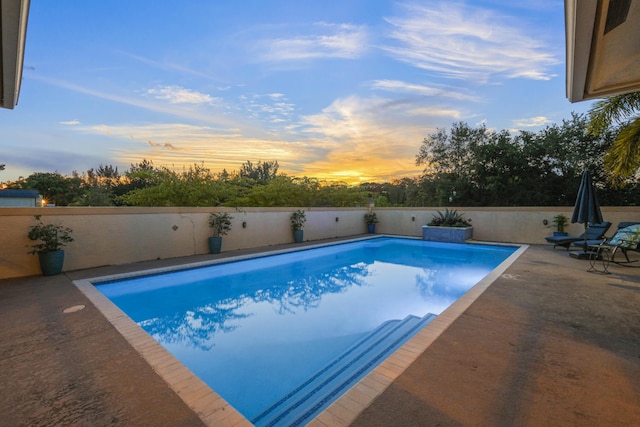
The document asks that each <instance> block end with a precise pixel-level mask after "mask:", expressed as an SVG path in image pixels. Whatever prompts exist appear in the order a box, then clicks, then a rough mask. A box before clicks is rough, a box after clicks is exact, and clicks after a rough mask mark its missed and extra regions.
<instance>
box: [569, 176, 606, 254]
mask: <svg viewBox="0 0 640 427" xmlns="http://www.w3.org/2000/svg"><path fill="white" fill-rule="evenodd" d="M571 222H572V223H575V222H578V223H580V224H584V230H585V244H584V248H583V250H582V251H579V252H572V253H571V256H573V257H575V258H588V257H589V253H588V252H587V251H586V249H587V248H586V246H587V233H586V231H587V229H588V228H589V223H591V224H599V223H601V222H603V219H602V212H601V211H600V204H599V203H598V197H597V196H596V191H595V188H594V187H593V182H592V181H591V173H590V172H589V170H588V169H587V170H585V171H584V172H583V173H582V180H581V181H580V188H579V189H578V196H577V197H576V204H575V206H574V207H573V214H572V215H571Z"/></svg>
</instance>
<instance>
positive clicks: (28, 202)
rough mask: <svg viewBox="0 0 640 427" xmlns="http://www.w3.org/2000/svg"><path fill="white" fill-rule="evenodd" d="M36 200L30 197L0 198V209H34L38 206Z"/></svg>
mask: <svg viewBox="0 0 640 427" xmlns="http://www.w3.org/2000/svg"><path fill="white" fill-rule="evenodd" d="M39 200H42V199H37V198H30V197H0V207H36V206H39Z"/></svg>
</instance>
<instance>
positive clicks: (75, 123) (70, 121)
mask: <svg viewBox="0 0 640 427" xmlns="http://www.w3.org/2000/svg"><path fill="white" fill-rule="evenodd" d="M59 123H60V124H61V125H65V126H75V125H79V124H80V121H79V120H77V119H74V120H68V121H66V122H59Z"/></svg>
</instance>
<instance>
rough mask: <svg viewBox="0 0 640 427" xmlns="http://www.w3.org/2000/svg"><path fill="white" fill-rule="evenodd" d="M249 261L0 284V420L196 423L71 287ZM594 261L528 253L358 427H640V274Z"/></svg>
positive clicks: (541, 249) (114, 269)
mask: <svg viewBox="0 0 640 427" xmlns="http://www.w3.org/2000/svg"><path fill="white" fill-rule="evenodd" d="M314 243H317V242H314ZM284 246H287V245H283V246H280V247H284ZM288 246H290V245H288ZM269 249H274V247H270V248H269ZM247 252H249V251H232V252H227V253H223V254H221V255H218V256H213V255H203V256H196V257H188V258H180V259H169V260H158V261H152V262H145V263H137V264H128V265H122V266H109V267H102V268H94V269H90V270H81V271H73V272H68V273H66V274H63V275H60V276H55V277H41V276H32V277H26V278H17V279H5V280H2V281H0V316H1V318H2V328H0V393H1V394H2V396H3V399H2V400H0V420H2V421H1V422H0V424H1V425H7V426H52V425H65V426H66V425H80V426H84V425H86V426H104V425H122V426H196V425H202V421H201V420H200V418H199V417H198V416H197V415H196V414H195V413H194V412H192V410H191V409H190V408H189V407H188V406H187V405H186V404H185V403H184V402H183V401H182V399H181V398H180V397H179V396H178V395H177V394H176V393H175V392H174V391H173V390H172V389H171V388H170V387H169V386H168V385H167V384H166V383H165V382H164V381H163V379H162V378H161V377H159V376H158V375H157V374H156V373H155V372H154V370H153V369H152V368H151V367H150V366H149V365H148V364H147V362H146V361H145V360H144V359H143V358H142V357H141V356H140V355H139V354H138V353H137V352H136V351H135V350H134V349H133V347H131V346H130V345H129V343H128V341H126V340H125V338H123V337H122V336H121V335H120V334H119V333H118V332H117V331H116V329H115V328H114V327H113V326H112V325H111V323H109V322H108V321H107V320H106V318H105V317H104V316H103V315H102V314H101V312H100V311H98V310H97V308H96V307H95V306H93V305H92V304H91V302H90V301H89V300H88V299H87V298H86V297H85V296H84V294H82V293H81V292H80V291H79V290H78V289H77V288H76V287H75V285H74V284H73V283H72V281H73V280H78V279H83V278H91V277H96V276H104V275H110V274H117V273H125V272H129V271H136V270H140V269H148V268H156V267H161V266H167V265H175V264H181V263H192V262H197V261H202V260H208V259H212V258H214V257H225V256H235V255H238V254H243V253H247ZM588 266H589V262H588V261H584V260H577V259H573V258H570V257H569V255H568V253H567V252H565V251H563V250H555V251H554V250H552V249H551V247H550V246H543V245H533V246H531V247H529V249H528V250H527V251H526V252H525V253H524V254H523V255H522V256H521V257H520V258H519V259H518V260H517V261H516V262H515V263H514V264H513V265H511V266H510V267H509V268H508V269H507V270H506V272H505V273H504V274H502V275H501V276H500V277H499V278H498V279H497V280H496V281H495V282H494V283H493V284H492V285H491V286H490V287H489V288H488V289H487V290H486V291H485V292H484V294H482V295H481V296H480V298H478V300H476V301H475V302H474V303H473V304H472V305H471V306H470V307H469V308H468V309H467V310H466V311H465V312H464V314H463V315H462V316H460V317H459V318H458V319H456V320H455V321H454V322H453V323H452V324H451V326H450V327H449V328H448V329H447V330H446V331H445V332H444V333H443V334H442V335H441V336H440V337H439V338H438V339H437V340H436V341H435V342H434V343H433V344H432V345H431V346H430V347H429V348H428V349H427V350H426V351H425V352H424V353H423V354H422V355H421V356H420V357H419V358H418V359H417V360H416V361H415V362H414V363H413V364H412V365H411V366H410V367H409V368H408V369H407V370H406V371H405V372H404V373H403V374H401V375H400V376H399V377H398V378H397V379H396V380H395V381H394V382H393V383H392V384H391V385H390V386H389V387H388V388H387V389H386V390H385V391H384V392H383V393H382V394H380V395H379V396H378V397H377V398H376V399H375V400H374V401H373V404H371V405H370V406H369V407H368V408H367V409H365V410H364V412H362V413H361V415H360V416H359V417H358V418H357V419H356V420H355V421H354V422H353V423H352V425H355V426H420V425H425V426H427V425H429V426H432V425H441V426H461V425H474V426H480V425H487V426H494V425H505V426H506V425H531V426H539V425H585V426H587V425H588V426H596V425H638V424H639V423H640V268H629V267H622V266H618V265H614V264H612V265H611V266H610V271H611V273H612V274H609V275H599V274H591V273H588V272H586V269H587V268H588ZM76 305H84V306H85V308H84V309H82V310H79V311H74V312H70V313H65V312H64V311H63V310H64V309H66V308H69V307H73V306H76ZM325 420H326V418H325ZM339 421H340V420H336V422H339ZM319 424H320V423H318V422H316V425H319Z"/></svg>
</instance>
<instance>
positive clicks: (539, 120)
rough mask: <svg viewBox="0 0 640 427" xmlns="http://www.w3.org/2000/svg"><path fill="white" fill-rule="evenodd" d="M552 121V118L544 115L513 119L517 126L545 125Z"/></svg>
mask: <svg viewBox="0 0 640 427" xmlns="http://www.w3.org/2000/svg"><path fill="white" fill-rule="evenodd" d="M550 123H552V121H551V119H549V118H547V117H544V116H536V117H530V118H527V119H517V120H514V121H513V125H514V126H515V127H517V128H526V127H537V126H544V125H548V124H550Z"/></svg>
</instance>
